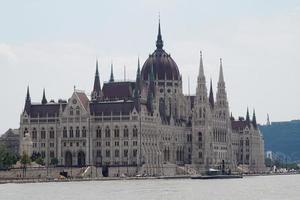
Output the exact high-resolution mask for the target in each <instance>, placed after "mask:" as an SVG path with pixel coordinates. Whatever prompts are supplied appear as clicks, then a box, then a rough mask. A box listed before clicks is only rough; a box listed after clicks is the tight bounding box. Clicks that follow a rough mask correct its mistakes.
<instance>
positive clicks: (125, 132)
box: [123, 126, 129, 138]
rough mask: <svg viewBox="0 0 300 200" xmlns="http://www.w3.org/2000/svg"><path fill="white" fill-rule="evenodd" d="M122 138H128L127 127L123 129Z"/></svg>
mask: <svg viewBox="0 0 300 200" xmlns="http://www.w3.org/2000/svg"><path fill="white" fill-rule="evenodd" d="M123 136H124V138H128V136H129V134H128V128H127V126H125V128H124V135H123Z"/></svg>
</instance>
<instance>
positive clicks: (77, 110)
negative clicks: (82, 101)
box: [76, 106, 80, 115]
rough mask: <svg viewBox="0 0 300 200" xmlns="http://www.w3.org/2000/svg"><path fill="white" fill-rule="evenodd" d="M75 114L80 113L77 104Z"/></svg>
mask: <svg viewBox="0 0 300 200" xmlns="http://www.w3.org/2000/svg"><path fill="white" fill-rule="evenodd" d="M76 115H80V108H79V106H77V107H76Z"/></svg>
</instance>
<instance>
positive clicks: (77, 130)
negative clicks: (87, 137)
mask: <svg viewBox="0 0 300 200" xmlns="http://www.w3.org/2000/svg"><path fill="white" fill-rule="evenodd" d="M75 135H76V137H77V138H79V137H80V129H79V127H78V126H77V127H76V131H75Z"/></svg>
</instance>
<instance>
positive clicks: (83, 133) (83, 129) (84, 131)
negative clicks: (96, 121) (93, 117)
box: [82, 126, 86, 137]
mask: <svg viewBox="0 0 300 200" xmlns="http://www.w3.org/2000/svg"><path fill="white" fill-rule="evenodd" d="M82 137H86V128H85V126H83V127H82Z"/></svg>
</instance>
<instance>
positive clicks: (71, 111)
mask: <svg viewBox="0 0 300 200" xmlns="http://www.w3.org/2000/svg"><path fill="white" fill-rule="evenodd" d="M73 114H74V111H73V108H72V107H70V115H73Z"/></svg>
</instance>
